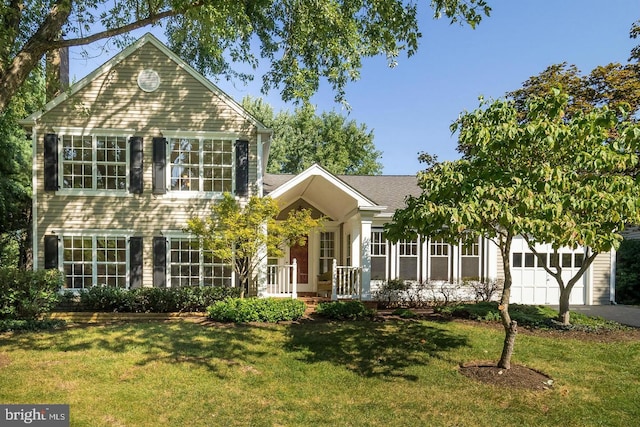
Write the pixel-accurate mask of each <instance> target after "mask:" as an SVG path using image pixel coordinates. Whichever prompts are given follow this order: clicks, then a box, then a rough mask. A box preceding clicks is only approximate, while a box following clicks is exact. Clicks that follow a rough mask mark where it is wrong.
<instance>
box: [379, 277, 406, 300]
mask: <svg viewBox="0 0 640 427" xmlns="http://www.w3.org/2000/svg"><path fill="white" fill-rule="evenodd" d="M409 288H411V283H410V282H406V281H405V280H403V279H392V280H389V281H387V282H384V283H383V284H382V285H380V287H379V288H378V289H377V290H376V292H375V299H376V300H378V302H379V303H380V305H382V306H383V307H392V306H396V305H398V304H400V303H401V302H402V301H403V300H406V299H407V298H406V297H407V295H406V294H407V291H408V290H409Z"/></svg>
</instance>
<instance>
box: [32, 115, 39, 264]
mask: <svg viewBox="0 0 640 427" xmlns="http://www.w3.org/2000/svg"><path fill="white" fill-rule="evenodd" d="M37 141H38V135H37V131H36V129H35V126H32V127H31V156H32V157H31V187H32V188H31V221H32V224H31V265H32V268H33V270H34V271H35V270H37V269H38V209H37V206H38V204H37V203H36V201H37V198H38V175H37V164H38V163H37V161H36V158H37V153H36V151H37V147H38V144H37Z"/></svg>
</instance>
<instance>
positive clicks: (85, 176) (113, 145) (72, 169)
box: [60, 134, 128, 192]
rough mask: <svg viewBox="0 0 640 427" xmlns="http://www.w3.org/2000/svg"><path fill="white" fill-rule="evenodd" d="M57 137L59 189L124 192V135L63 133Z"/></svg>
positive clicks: (125, 177) (125, 159)
mask: <svg viewBox="0 0 640 427" xmlns="http://www.w3.org/2000/svg"><path fill="white" fill-rule="evenodd" d="M60 140H61V141H62V156H61V159H62V160H61V163H62V165H61V168H62V188H63V189H73V190H94V191H104V190H108V191H122V192H124V191H126V189H127V173H128V171H127V152H128V150H127V137H126V136H122V135H121V136H116V135H101V134H98V135H82V134H79V135H76V134H65V135H60Z"/></svg>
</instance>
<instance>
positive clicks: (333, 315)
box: [316, 301, 375, 320]
mask: <svg viewBox="0 0 640 427" xmlns="http://www.w3.org/2000/svg"><path fill="white" fill-rule="evenodd" d="M316 313H318V314H319V315H320V316H323V317H326V318H328V319H331V320H363V319H371V318H372V317H373V315H374V314H375V312H374V311H373V310H371V309H369V308H367V307H365V305H364V304H363V303H362V302H361V301H331V302H321V303H320V304H318V307H316Z"/></svg>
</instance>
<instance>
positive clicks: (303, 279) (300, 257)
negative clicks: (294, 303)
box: [289, 240, 309, 283]
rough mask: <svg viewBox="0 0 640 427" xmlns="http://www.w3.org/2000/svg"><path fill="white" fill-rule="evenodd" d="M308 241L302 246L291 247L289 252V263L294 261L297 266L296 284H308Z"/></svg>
mask: <svg viewBox="0 0 640 427" xmlns="http://www.w3.org/2000/svg"><path fill="white" fill-rule="evenodd" d="M308 242H309V241H308V240H307V241H306V242H305V244H304V246H300V245H295V246H291V248H290V250H289V262H291V263H293V260H294V259H295V260H296V263H297V264H298V283H309V247H308V246H307V244H308Z"/></svg>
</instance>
